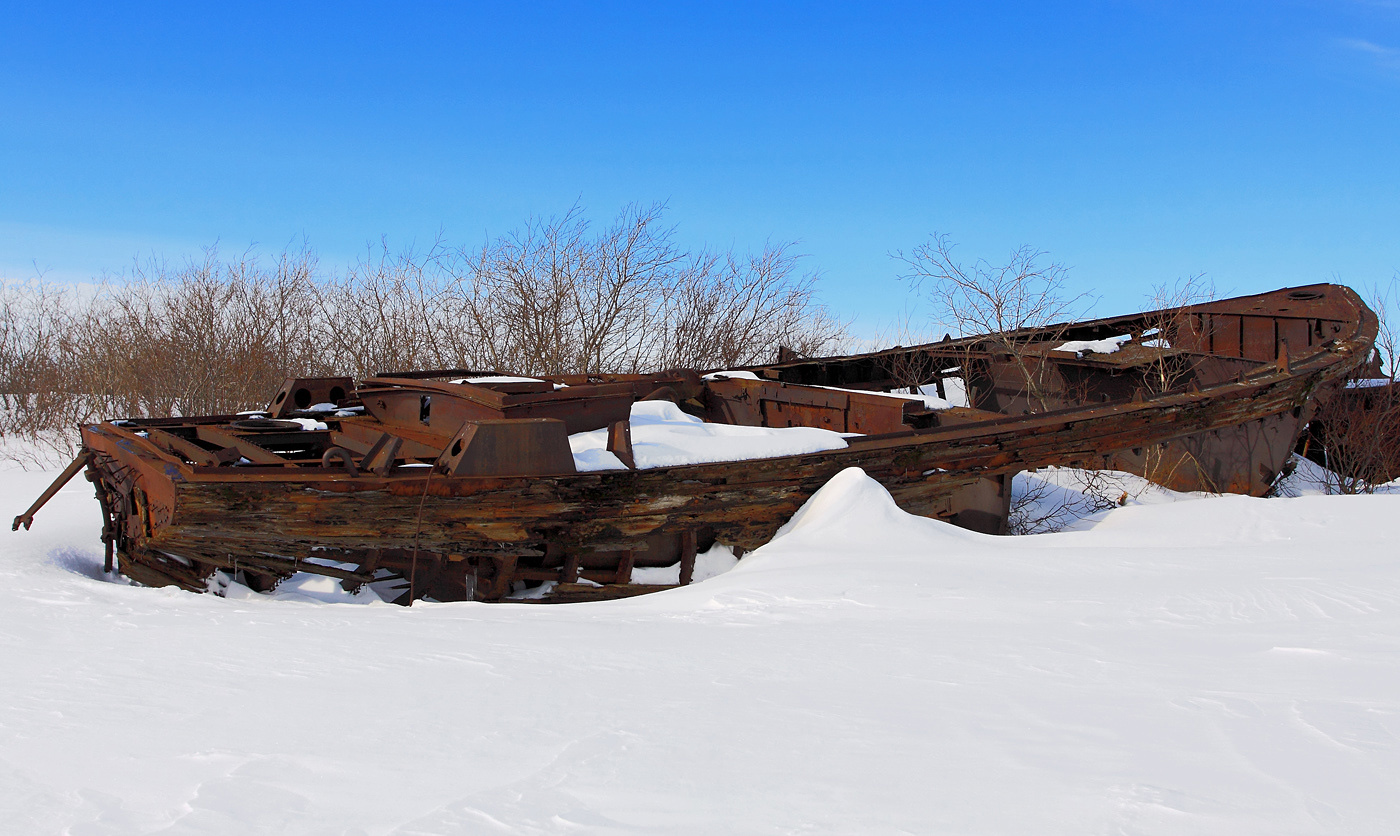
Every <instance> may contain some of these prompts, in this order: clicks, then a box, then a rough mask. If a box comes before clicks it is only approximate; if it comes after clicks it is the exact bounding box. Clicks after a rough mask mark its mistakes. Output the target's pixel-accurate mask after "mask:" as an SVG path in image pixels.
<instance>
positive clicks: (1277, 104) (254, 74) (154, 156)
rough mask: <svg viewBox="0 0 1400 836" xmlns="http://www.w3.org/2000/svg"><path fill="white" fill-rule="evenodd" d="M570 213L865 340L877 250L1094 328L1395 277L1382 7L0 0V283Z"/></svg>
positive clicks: (1394, 53) (1392, 9) (883, 279)
mask: <svg viewBox="0 0 1400 836" xmlns="http://www.w3.org/2000/svg"><path fill="white" fill-rule="evenodd" d="M575 201H579V202H581V203H582V204H583V205H584V206H586V207H587V208H588V209H589V211H590V213H591V214H592V215H593V216H594V217H596V218H600V219H601V218H606V217H608V216H610V215H612V214H613V213H614V212H615V211H616V210H617V209H618V208H619V207H620V206H621V205H622V204H625V203H628V202H631V201H640V202H648V203H649V202H652V201H665V202H667V203H668V204H669V206H670V210H669V217H670V220H671V221H672V222H674V223H676V224H678V225H679V234H680V236H681V238H682V239H683V240H684V241H685V242H686V243H689V244H696V245H699V244H705V243H708V244H714V245H719V246H725V247H727V246H737V247H740V248H745V247H758V246H762V244H763V242H764V241H765V240H767V239H770V238H771V239H774V240H796V241H798V242H800V244H799V249H800V251H802V252H804V253H807V254H808V256H809V257H808V259H807V265H808V266H809V267H810V268H813V269H819V270H820V271H821V272H822V274H823V277H824V278H823V284H822V288H823V290H822V293H823V297H824V299H825V300H826V301H827V302H828V303H829V304H831V305H832V307H833V308H835V309H836V310H837V311H838V312H841V313H843V314H846V315H848V316H855V317H858V327H859V328H860V329H863V330H872V329H874V328H875V327H877V326H878V324H879V323H880V322H882V321H887V320H892V319H893V318H895V317H896V316H897V315H898V313H899V311H900V309H901V308H902V307H903V306H904V305H905V302H906V295H907V289H906V288H905V287H904V286H903V285H902V284H901V283H900V282H899V281H898V280H897V279H896V275H897V273H898V272H899V269H898V266H897V265H896V264H895V263H894V262H893V261H892V260H891V259H890V258H889V255H888V254H889V253H890V251H892V250H895V249H900V248H909V247H912V246H914V245H916V244H917V243H919V242H920V241H922V240H924V239H926V237H927V236H928V234H929V233H930V232H933V231H939V232H943V233H947V234H948V235H950V236H951V237H952V239H953V240H955V241H957V242H959V243H960V250H959V251H960V252H961V253H963V254H965V255H967V256H979V255H980V256H986V257H987V258H989V259H996V258H998V257H1001V256H1002V255H1004V254H1005V252H1006V251H1008V250H1009V249H1011V248H1012V247H1014V246H1016V245H1019V244H1023V243H1025V244H1031V245H1034V246H1036V247H1039V248H1041V249H1044V250H1047V251H1049V253H1050V254H1051V256H1052V257H1053V258H1055V259H1056V260H1059V261H1061V262H1063V263H1065V264H1066V265H1068V266H1069V267H1070V268H1071V272H1070V276H1071V280H1072V282H1073V284H1074V286H1075V288H1076V289H1079V290H1085V291H1089V292H1091V293H1093V294H1095V295H1098V296H1100V297H1102V298H1101V301H1100V302H1099V303H1098V305H1097V306H1096V308H1095V311H1096V312H1098V313H1100V314H1105V315H1106V314H1109V313H1114V312H1119V311H1126V310H1133V309H1137V308H1138V307H1139V306H1140V303H1141V302H1142V300H1143V294H1144V293H1145V292H1146V291H1147V290H1148V289H1149V287H1150V286H1151V285H1152V284H1153V283H1158V282H1162V281H1169V280H1172V279H1175V278H1177V277H1180V276H1186V275H1191V274H1196V273H1205V274H1207V275H1208V276H1209V277H1211V278H1212V279H1213V280H1214V281H1215V283H1216V285H1217V286H1218V287H1219V288H1220V289H1222V290H1233V291H1237V292H1250V291H1256V290H1264V289H1268V288H1271V287H1277V286H1282V285H1287V284H1300V283H1306V282H1312V281H1318V280H1328V279H1330V278H1333V277H1339V278H1340V280H1342V281H1344V282H1348V283H1352V284H1354V285H1365V284H1369V283H1372V282H1377V281H1386V280H1388V279H1389V278H1390V277H1391V276H1393V275H1394V274H1395V273H1396V271H1397V270H1398V269H1400V0H1395V2H1384V1H1383V0H1375V2H1287V1H1286V0H1280V2H1259V3H1232V2H1216V3H1198V4H1187V3H1174V2H1146V1H1145V0H1144V2H1085V3H1073V4H1071V3H1049V2H1046V3H1019V4H1018V3H921V4H856V3H793V4H766V3H732V4H726V3H706V4H669V5H668V4H656V3H647V4H611V3H609V4H569V3H561V4H540V5H534V6H526V5H524V4H511V5H506V4H501V5H490V6H488V5H480V6H473V5H469V4H442V5H433V4H393V5H389V4H386V5H383V6H368V5H354V4H340V5H337V6H331V5H330V4H327V5H326V6H325V7H311V6H296V7H292V6H290V5H284V4H257V3H239V4H236V5H233V4H230V5H228V6H226V7H223V8H222V9H221V10H220V9H216V8H214V7H212V6H204V5H196V4H175V3H171V4H154V3H152V4H141V5H140V6H139V7H138V6H135V5H134V4H133V7H132V8H126V9H114V8H111V7H110V6H106V5H103V6H91V7H84V6H81V5H76V4H71V3H69V4H63V5H51V4H45V3H32V4H17V3H15V4H9V5H8V8H7V9H6V11H5V14H4V23H3V26H0V277H5V278H8V279H22V278H26V277H28V276H32V275H33V274H34V272H35V269H36V265H37V268H38V269H40V270H43V271H47V274H48V275H49V276H50V277H51V278H56V279H62V280H69V279H81V278H84V277H88V276H91V275H95V274H97V273H99V272H101V271H102V270H104V269H109V270H120V269H121V268H122V267H123V266H124V265H126V264H128V263H129V262H130V261H131V259H132V258H133V256H136V255H138V254H140V255H144V254H149V253H159V254H163V255H165V256H167V257H173V258H179V257H181V256H183V255H185V254H189V253H193V252H197V250H198V248H199V247H200V246H201V245H205V244H209V243H212V242H215V241H218V242H220V243H221V245H222V246H223V247H225V248H232V249H237V250H241V249H243V248H244V247H246V246H248V245H250V244H256V245H258V246H259V247H261V248H262V249H264V250H269V251H271V250H277V249H280V248H281V247H282V246H283V245H285V244H286V243H288V242H289V241H291V240H293V239H299V238H300V237H302V236H305V237H306V238H307V239H309V241H310V242H311V244H312V245H313V246H314V247H315V248H316V249H317V250H319V251H320V252H321V254H322V256H323V259H324V260H325V261H326V262H330V263H335V262H341V261H344V260H346V259H349V258H352V257H354V255H355V253H356V252H357V251H358V250H359V249H361V248H362V247H363V246H364V245H365V243H366V242H368V241H371V240H378V239H379V238H380V237H381V236H387V237H388V239H389V241H390V242H391V243H392V244H395V245H405V244H411V243H413V242H415V241H419V242H421V241H425V240H429V239H431V238H432V237H433V236H434V235H436V234H437V232H438V231H439V230H442V231H443V232H444V233H445V234H446V235H447V236H448V237H449V238H450V239H452V240H454V241H461V242H463V243H470V242H477V241H480V240H481V239H482V238H483V237H484V236H485V235H487V234H488V233H490V234H494V233H500V232H504V231H506V230H508V229H509V228H510V227H512V226H514V225H516V224H518V223H519V222H520V221H521V220H523V219H524V218H525V217H526V216H527V215H532V214H546V215H547V214H551V213H558V212H562V211H565V210H567V209H568V207H569V206H570V205H572V204H573V203H574V202H575Z"/></svg>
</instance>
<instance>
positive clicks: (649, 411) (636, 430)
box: [569, 401, 846, 471]
mask: <svg viewBox="0 0 1400 836" xmlns="http://www.w3.org/2000/svg"><path fill="white" fill-rule="evenodd" d="M631 424H632V430H631V432H632V456H633V458H634V459H636V462H637V467H638V469H645V468H649V467H671V466H673V465H681V464H701V463H703V462H731V461H739V460H741V459H762V458H770V457H773V456H795V455H798V454H800V453H816V452H820V451H822V450H840V449H842V448H843V447H845V446H846V440H845V438H844V437H843V435H842V434H841V433H836V432H832V431H830V430H821V429H816V428H814V427H780V428H767V427H737V426H731V425H729V424H707V423H705V422H704V421H701V420H700V419H699V418H696V417H694V416H693V415H687V414H686V413H684V412H682V411H681V409H680V407H678V406H676V405H675V404H673V403H671V402H670V401H638V402H636V403H634V404H632V414H631ZM607 446H608V431H607V430H606V429H601V430H593V431H591V432H584V433H574V434H573V435H571V436H569V447H570V448H571V449H572V450H573V453H574V467H576V468H577V469H578V470H579V471H590V470H625V469H626V465H624V464H623V463H622V461H621V460H619V459H618V458H617V456H614V455H613V454H612V453H610V452H608V450H607Z"/></svg>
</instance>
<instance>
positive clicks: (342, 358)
mask: <svg viewBox="0 0 1400 836" xmlns="http://www.w3.org/2000/svg"><path fill="white" fill-rule="evenodd" d="M662 215H663V207H661V206H659V205H653V206H649V207H638V206H632V207H628V208H626V209H624V210H623V211H622V212H621V213H620V214H619V215H618V216H617V217H616V219H615V220H614V221H612V222H611V223H609V224H606V225H601V226H598V227H595V226H594V225H593V224H591V223H590V222H589V221H588V220H587V219H586V218H585V217H584V214H583V213H582V212H581V211H580V210H579V209H577V208H575V209H572V210H570V211H569V212H567V213H565V214H564V215H562V216H558V217H554V218H548V219H537V220H533V221H530V222H528V223H526V224H525V225H523V226H522V227H521V228H519V229H517V230H516V231H514V232H511V233H509V234H507V235H504V236H500V237H496V238H492V239H489V240H487V241H486V242H485V243H484V244H483V245H482V246H480V247H478V248H461V247H452V246H449V245H448V244H447V243H446V242H444V241H442V240H438V241H435V242H433V243H432V245H431V246H429V247H428V248H426V249H425V250H421V251H412V250H410V251H405V252H394V251H392V250H391V249H390V248H389V246H388V245H387V244H383V243H381V244H380V245H378V246H374V247H371V248H369V249H368V250H367V251H366V253H365V255H364V256H362V257H361V258H360V259H359V260H358V261H357V262H356V263H354V264H352V265H351V266H349V267H348V268H346V269H344V270H343V271H339V272H331V271H326V270H322V269H321V267H320V265H319V263H318V260H317V257H316V255H315V253H314V252H312V251H311V250H310V249H309V248H308V247H306V246H301V247H295V248H290V249H288V250H286V251H284V252H283V253H281V254H280V255H277V256H276V257H274V258H272V259H271V260H265V259H260V258H258V257H256V256H255V255H254V254H252V253H244V254H242V255H238V256H235V257H230V258H225V257H223V256H222V255H221V254H220V253H219V252H218V251H217V250H216V249H212V248H211V249H210V250H208V251H206V252H205V254H204V257H203V258H202V259H199V260H196V261H192V262H189V263H185V264H181V265H171V264H169V263H167V262H163V261H159V260H153V261H150V262H145V263H141V264H138V265H136V266H135V267H133V268H132V269H131V270H130V271H129V272H128V273H126V274H124V275H122V276H117V277H107V278H105V279H103V280H101V281H100V282H99V283H98V284H97V285H96V286H95V287H93V288H87V289H80V288H72V287H63V286H59V285H56V284H52V283H48V282H45V281H43V280H34V281H30V282H25V283H18V284H8V285H3V286H0V408H2V409H3V414H0V422H3V423H0V433H3V435H4V437H5V438H6V439H20V440H23V441H26V442H39V443H40V444H47V445H48V447H49V448H50V449H51V450H55V451H63V452H66V451H67V449H68V448H69V447H70V446H71V444H72V442H73V441H74V440H75V433H74V427H75V426H76V425H77V424H79V423H83V422H89V421H93V420H98V419H104V418H114V417H138V416H163V415H192V414H209V413H215V414H219V413H230V412H233V411H237V410H242V409H249V408H256V407H259V406H262V405H263V404H264V403H265V401H266V399H267V398H268V397H269V396H270V395H271V394H272V392H273V391H275V389H276V388H277V386H278V385H280V384H281V382H282V380H283V379H284V378H286V377H288V376H294V375H331V374H349V375H353V376H355V377H361V378H362V377H366V376H369V375H373V374H377V373H381V372H392V371H400V370H404V369H409V368H465V369H477V370H482V371H500V372H513V373H518V374H594V373H628V372H642V371H651V370H660V369H665V368H672V367H677V366H695V367H702V368H704V367H721V366H733V365H743V364H749V363H756V362H761V361H765V360H770V359H773V357H774V356H775V354H776V351H777V348H778V346H779V345H786V346H790V347H792V348H795V349H796V350H798V351H801V352H803V353H809V354H815V353H820V352H821V350H822V349H823V347H825V346H829V345H831V344H833V342H834V341H835V340H837V339H839V338H841V337H842V335H843V333H844V330H845V326H844V324H843V323H841V322H839V321H837V320H836V319H835V318H833V317H832V316H831V314H830V313H829V312H828V311H827V310H826V309H825V308H824V307H823V306H822V305H821V304H820V303H819V302H818V301H817V298H816V294H815V282H816V276H815V274H812V273H804V272H802V271H801V270H800V269H799V264H798V261H799V257H798V256H797V255H796V254H795V253H794V252H793V247H792V245H790V244H774V245H769V246H767V247H765V248H764V249H763V251H762V252H760V253H757V254H750V255H745V254H740V253H735V252H724V251H720V252H716V251H710V250H698V251H696V250H689V249H686V248H684V247H682V246H681V245H680V244H679V243H677V241H676V237H675V230H674V228H673V227H669V226H666V225H664V224H663V222H662ZM14 449H15V448H13V447H11V448H10V455H13V454H14Z"/></svg>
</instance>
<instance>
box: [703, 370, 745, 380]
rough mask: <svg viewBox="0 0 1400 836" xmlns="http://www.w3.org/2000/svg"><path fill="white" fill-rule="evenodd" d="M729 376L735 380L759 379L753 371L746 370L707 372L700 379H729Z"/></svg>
mask: <svg viewBox="0 0 1400 836" xmlns="http://www.w3.org/2000/svg"><path fill="white" fill-rule="evenodd" d="M730 378H733V379H735V380H758V379H759V377H758V375H756V374H754V373H753V372H746V371H722V372H710V373H709V374H707V375H704V376H703V377H702V378H701V379H702V380H727V379H730Z"/></svg>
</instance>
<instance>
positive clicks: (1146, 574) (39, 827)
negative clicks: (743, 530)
mask: <svg viewBox="0 0 1400 836" xmlns="http://www.w3.org/2000/svg"><path fill="white" fill-rule="evenodd" d="M1038 475H1040V476H1048V474H1046V473H1045V472H1044V471H1042V472H1041V473H1040V474H1038ZM4 476H5V479H4V482H3V484H0V495H3V496H4V498H5V503H6V507H7V508H9V509H12V510H11V511H10V513H12V514H13V513H18V512H19V511H20V510H22V509H23V508H24V507H26V506H27V505H28V503H29V502H30V501H31V500H32V499H33V497H35V496H36V495H37V494H38V493H39V492H40V491H41V490H42V489H43V487H44V486H45V485H47V484H48V482H49V480H50V479H51V478H52V476H53V473H52V472H49V473H24V472H18V471H9V472H6V473H5V474H4ZM1056 478H1058V477H1056ZM1144 495H1146V494H1144ZM1080 524H1081V525H1082V528H1080V529H1078V530H1073V531H1064V532H1061V533H1056V534H1040V535H1033V536H1025V537H1005V538H996V537H989V536H985V535H980V534H976V533H972V532H968V531H963V530H960V529H956V528H953V527H951V526H948V525H946V524H944V523H940V522H936V521H933V520H927V519H923V518H917V517H911V516H909V515H907V514H904V513H903V512H902V511H900V510H899V509H898V508H896V507H895V506H894V505H893V503H892V502H891V501H890V499H889V496H888V494H887V493H886V492H885V491H884V489H883V488H881V487H880V486H879V485H877V484H876V483H874V482H872V481H871V480H870V479H868V478H867V477H865V475H864V474H863V473H861V472H859V471H855V470H848V471H845V472H843V473H841V474H839V475H838V476H837V477H836V478H835V479H833V480H832V482H831V483H830V484H828V485H827V487H826V488H824V489H823V490H822V491H821V492H819V493H818V494H817V495H816V496H814V497H813V498H812V499H811V500H810V501H809V502H808V504H807V505H806V506H804V508H803V509H802V511H801V512H800V513H799V514H798V515H797V516H796V517H795V518H794V520H793V521H792V522H791V523H790V524H789V525H788V526H786V528H785V529H784V531H783V533H782V534H781V536H779V537H777V538H775V539H774V541H773V542H771V543H769V544H768V545H766V546H764V547H763V548H761V549H758V550H757V551H755V552H753V553H751V554H749V555H746V556H745V557H744V559H743V560H742V561H739V564H738V566H737V567H735V568H734V569H733V570H732V571H729V572H726V573H724V574H721V575H719V576H718V577H714V578H712V579H710V580H707V581H705V582H704V583H700V584H696V585H693V586H690V587H685V588H682V589H677V590H671V591H667V592H662V593H659V594H656V595H649V596H643V597H640V598H633V599H628V600H622V601H612V602H603V603H592V604H577V605H557V606H538V605H523V604H522V605H512V604H499V605H486V604H476V603H458V604H419V605H415V606H414V607H412V608H410V609H404V608H400V607H394V606H392V605H388V604H375V603H371V604H369V605H368V606H345V605H342V604H336V603H323V602H320V601H318V600H316V598H315V596H314V595H312V594H307V595H304V596H302V597H301V598H295V597H284V598H281V599H272V598H268V597H266V596H249V597H244V598H234V599H225V598H219V597H215V596H211V595H192V594H188V593H183V592H178V591H175V590H170V589H145V588H140V587H134V586H129V585H127V584H125V583H122V582H116V581H115V580H114V579H112V578H108V577H105V576H104V575H103V574H102V572H101V546H100V543H99V541H98V533H99V525H98V514H97V508H96V503H95V502H94V500H93V499H92V489H91V487H90V486H89V485H87V484H86V483H85V482H82V481H81V480H75V481H74V482H72V483H70V484H69V486H68V487H67V488H65V489H64V490H63V491H62V492H60V493H59V494H58V496H57V497H55V499H54V500H53V502H51V503H50V505H49V506H48V507H46V508H45V509H44V510H43V511H41V512H40V513H39V515H38V517H37V521H36V523H35V526H34V529H33V530H32V531H28V532H24V531H20V532H16V533H10V532H8V531H7V532H5V534H4V537H5V539H4V540H3V545H2V546H0V549H3V555H2V556H0V669H3V670H4V671H5V676H4V677H3V679H0V776H3V778H0V813H2V814H3V817H4V821H5V830H6V831H7V832H15V833H74V834H115V833H147V832H162V833H171V834H183V833H228V834H244V833H335V834H342V833H355V834H387V833H398V834H410V833H411V834H437V833H443V834H447V833H452V834H455V833H472V834H475V833H525V834H532V833H533V834H545V833H550V834H553V833H571V834H572V833H581V834H622V833H629V834H638V833H646V834H651V833H665V834H689V833H696V834H711V833H736V832H737V833H760V834H767V833H772V834H779V833H833V834H834V833H876V834H884V833H966V834H994V833H995V834H1002V833H1037V834H1041V833H1050V834H1059V833H1063V834H1081V833H1135V834H1136V833H1142V834H1157V833H1163V834H1165V833H1172V834H1176V833H1192V834H1197V833H1201V834H1239V833H1334V834H1355V833H1389V832H1394V831H1395V830H1396V827H1397V824H1400V794H1397V793H1396V792H1395V791H1394V788H1395V787H1396V786H1397V785H1400V564H1398V563H1397V562H1396V560H1395V559H1394V545H1393V544H1394V542H1395V541H1396V540H1397V538H1400V497H1396V496H1388V495H1381V496H1349V497H1336V496H1317V495H1304V496H1300V497H1297V498H1279V499H1252V498H1247V497H1236V496H1224V497H1203V496H1182V495H1167V494H1162V495H1154V496H1153V497H1151V498H1150V501H1143V502H1130V503H1129V504H1127V505H1126V506H1124V507H1114V508H1113V509H1112V510H1108V511H1105V512H1102V513H1100V514H1098V515H1095V516H1093V517H1087V518H1084V519H1083V520H1081V521H1080ZM313 591H314V590H313Z"/></svg>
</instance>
